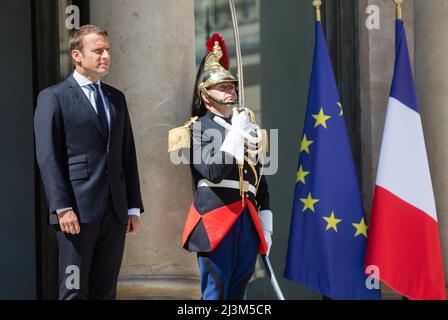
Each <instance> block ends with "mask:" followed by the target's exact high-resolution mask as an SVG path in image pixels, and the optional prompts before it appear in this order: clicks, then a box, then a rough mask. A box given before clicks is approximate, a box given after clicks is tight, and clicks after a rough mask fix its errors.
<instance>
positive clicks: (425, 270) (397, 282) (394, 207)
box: [365, 186, 446, 300]
mask: <svg viewBox="0 0 448 320" xmlns="http://www.w3.org/2000/svg"><path fill="white" fill-rule="evenodd" d="M370 225H371V228H370V229H369V240H368V244H367V252H366V260H365V266H368V265H376V266H378V267H379V270H380V279H381V281H383V282H384V283H385V284H387V285H388V286H389V287H391V288H392V289H393V290H395V291H397V292H398V293H400V294H401V295H403V296H406V297H408V298H410V299H414V300H426V299H430V300H436V299H437V300H438V299H444V300H445V299H446V291H445V290H446V289H445V277H444V272H443V261H442V254H441V249H440V240H439V239H440V238H439V229H438V224H437V221H435V220H434V219H432V218H431V217H430V216H429V215H427V214H426V213H425V212H423V211H421V210H420V209H418V208H416V207H414V206H412V205H410V204H409V203H407V202H405V201H403V200H402V199H400V198H398V197H397V196H395V195H394V194H392V193H391V192H389V191H387V190H386V189H384V188H381V187H379V186H376V188H375V197H374V200H373V208H372V217H371V222H370Z"/></svg>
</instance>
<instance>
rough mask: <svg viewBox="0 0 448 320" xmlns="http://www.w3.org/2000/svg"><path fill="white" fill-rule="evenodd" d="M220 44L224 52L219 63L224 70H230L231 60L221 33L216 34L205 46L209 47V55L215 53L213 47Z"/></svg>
mask: <svg viewBox="0 0 448 320" xmlns="http://www.w3.org/2000/svg"><path fill="white" fill-rule="evenodd" d="M216 41H218V42H219V46H220V47H221V50H222V58H221V59H220V60H219V63H220V64H221V65H222V66H223V68H224V69H226V70H229V69H230V59H229V56H228V55H227V46H226V42H225V41H224V38H223V37H222V36H221V35H220V34H219V33H214V34H213V36H212V37H211V38H210V39H209V40H207V41H206V43H205V45H206V47H207V51H208V53H210V52H212V51H213V47H214V46H215V42H216Z"/></svg>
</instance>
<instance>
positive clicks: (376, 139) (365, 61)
mask: <svg viewBox="0 0 448 320" xmlns="http://www.w3.org/2000/svg"><path fill="white" fill-rule="evenodd" d="M369 5H375V6H376V7H377V8H378V9H379V14H380V15H379V17H380V29H372V30H369V29H367V27H366V23H365V22H366V19H367V17H368V15H367V14H366V8H367V7H368V6H369ZM395 17H396V14H395V4H394V3H393V1H392V0H360V1H359V72H360V100H361V109H362V110H361V134H362V137H361V141H362V146H361V148H362V153H361V154H362V192H363V198H364V206H365V210H366V214H367V217H368V219H369V220H370V211H371V207H372V201H373V194H374V188H375V181H376V173H377V168H378V159H379V152H380V147H381V140H382V136H383V129H384V120H385V116H386V110H387V104H388V100H389V93H390V86H391V82H392V76H393V72H394V62H395ZM403 20H404V22H405V25H406V34H407V40H408V45H409V51H410V56H411V62H412V61H413V60H414V59H413V57H414V55H413V52H414V1H413V0H407V1H405V2H404V4H403ZM382 291H383V298H384V299H400V298H401V297H400V296H399V295H397V294H395V293H393V291H391V290H390V289H388V288H387V287H386V286H385V285H383V286H382Z"/></svg>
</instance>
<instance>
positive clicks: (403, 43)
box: [390, 19, 419, 112]
mask: <svg viewBox="0 0 448 320" xmlns="http://www.w3.org/2000/svg"><path fill="white" fill-rule="evenodd" d="M395 27H396V35H395V47H396V48H395V50H396V57H395V70H394V78H393V80H392V88H391V92H390V96H391V97H394V98H395V99H397V100H399V101H400V102H401V103H403V104H404V105H406V106H407V107H409V108H411V109H413V110H414V111H416V112H419V109H418V104H417V98H416V95H415V88H414V79H413V76H412V68H411V61H410V59H409V50H408V43H407V40H406V31H405V28H404V23H403V20H400V19H397V21H396V22H395Z"/></svg>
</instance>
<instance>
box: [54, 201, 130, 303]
mask: <svg viewBox="0 0 448 320" xmlns="http://www.w3.org/2000/svg"><path fill="white" fill-rule="evenodd" d="M80 227H81V232H80V233H79V234H76V235H72V234H68V233H65V232H63V231H61V229H60V227H59V226H56V237H57V240H58V245H59V299H60V300H86V299H89V300H114V299H115V298H116V292H117V280H118V274H119V272H120V267H121V262H122V259H123V251H124V243H125V238H126V225H124V224H122V223H121V222H120V221H119V220H118V218H117V214H116V213H115V210H114V207H113V203H112V198H111V197H110V196H109V205H108V210H107V213H106V214H105V215H104V216H103V218H102V219H101V221H98V222H93V223H82V224H81V225H80Z"/></svg>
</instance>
